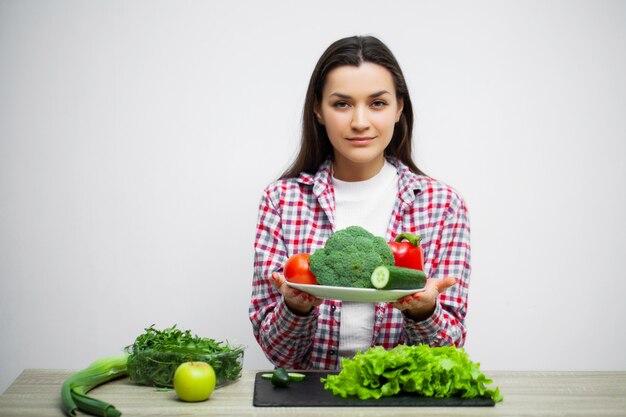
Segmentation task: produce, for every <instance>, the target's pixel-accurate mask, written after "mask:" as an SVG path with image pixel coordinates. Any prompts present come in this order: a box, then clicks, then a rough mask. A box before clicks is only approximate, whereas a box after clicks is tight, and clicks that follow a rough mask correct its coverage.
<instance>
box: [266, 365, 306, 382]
mask: <svg viewBox="0 0 626 417" xmlns="http://www.w3.org/2000/svg"><path fill="white" fill-rule="evenodd" d="M286 375H287V379H285V370H284V369H283V368H276V370H275V371H274V373H273V374H269V373H267V374H261V378H263V379H266V380H268V381H272V383H273V384H274V385H278V386H285V385H287V383H288V382H300V381H302V380H304V378H306V375H305V374H301V373H299V372H286Z"/></svg>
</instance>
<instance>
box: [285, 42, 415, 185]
mask: <svg viewBox="0 0 626 417" xmlns="http://www.w3.org/2000/svg"><path fill="white" fill-rule="evenodd" d="M363 62H371V63H374V64H378V65H382V66H383V67H385V68H387V70H388V71H389V72H390V73H391V76H392V78H393V81H394V84H395V87H396V96H397V97H398V99H402V101H403V103H404V108H403V110H402V114H401V115H400V120H399V121H398V123H396V126H395V128H394V131H393V136H392V138H391V142H390V143H389V146H387V148H386V149H385V155H386V156H392V157H395V158H397V159H399V160H400V161H402V162H403V163H404V164H405V165H407V166H408V167H409V169H410V170H411V171H413V172H415V173H416V174H422V175H423V174H424V173H423V172H422V171H421V170H420V169H419V168H417V166H416V165H415V163H414V162H413V158H412V157H411V138H412V135H413V106H412V104H411V98H410V97H409V90H408V88H407V85H406V82H405V80H404V75H403V74H402V70H400V65H399V64H398V61H396V58H395V57H394V56H393V54H392V53H391V51H390V50H389V48H387V46H386V45H385V44H384V43H382V42H381V41H380V40H379V39H377V38H375V37H373V36H352V37H349V38H343V39H340V40H338V41H336V42H334V43H333V44H332V45H330V46H329V47H328V48H327V49H326V51H325V52H324V53H323V54H322V56H321V57H320V59H319V61H318V62H317V65H316V66H315V69H314V70H313V74H312V75H311V80H310V81H309V88H308V89H307V93H306V99H305V102H304V112H303V115H302V138H301V144H300V151H299V152H298V155H297V156H296V159H295V160H294V162H293V163H292V164H291V166H290V167H289V168H288V169H287V171H285V172H284V173H283V175H282V176H281V178H292V177H297V176H298V175H299V174H300V173H301V172H307V173H309V174H314V173H315V172H317V170H318V169H319V166H320V164H321V163H322V162H324V161H325V160H326V159H327V158H328V157H329V156H333V147H332V145H331V143H330V140H329V139H328V135H327V133H326V128H325V127H324V126H323V125H322V124H320V123H319V121H318V120H317V118H316V117H315V115H314V111H313V110H314V107H315V103H319V102H320V101H321V98H322V90H323V89H324V83H325V82H326V77H327V75H328V73H329V72H330V71H332V70H333V69H335V68H337V67H339V66H342V65H353V66H357V67H358V66H359V65H361V63H363Z"/></svg>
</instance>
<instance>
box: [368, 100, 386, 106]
mask: <svg viewBox="0 0 626 417" xmlns="http://www.w3.org/2000/svg"><path fill="white" fill-rule="evenodd" d="M386 105H387V103H386V102H384V101H382V100H376V101H375V102H373V103H372V107H376V108H380V107H385V106H386Z"/></svg>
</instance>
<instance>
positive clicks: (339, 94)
mask: <svg viewBox="0 0 626 417" xmlns="http://www.w3.org/2000/svg"><path fill="white" fill-rule="evenodd" d="M385 94H391V93H390V92H389V91H387V90H380V91H377V92H375V93H372V94H370V95H369V98H374V97H380V96H382V95H385ZM332 96H337V97H339V98H342V99H349V98H352V97H351V96H349V95H347V94H342V93H337V92H335V93H332V94H330V95H329V97H332Z"/></svg>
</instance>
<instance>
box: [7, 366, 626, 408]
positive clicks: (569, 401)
mask: <svg viewBox="0 0 626 417" xmlns="http://www.w3.org/2000/svg"><path fill="white" fill-rule="evenodd" d="M70 373H71V371H70V370H50V369H27V370H25V371H24V372H23V373H22V374H21V375H20V376H19V377H18V378H17V379H16V380H15V382H14V383H13V384H12V385H11V386H10V387H9V388H8V389H7V390H6V391H5V392H4V394H2V395H1V396H0V416H2V417H4V416H6V417H19V416H37V417H45V416H62V415H63V413H62V411H61V403H60V388H61V384H62V382H63V381H64V380H65V378H66V377H67V376H68V375H69V374H70ZM485 374H487V376H488V377H490V378H492V379H493V381H494V383H493V385H494V386H498V387H500V390H501V392H502V394H503V395H504V401H503V402H501V403H498V404H496V406H495V407H472V408H467V407H466V408H460V407H459V408H450V407H431V408H426V407H419V408H417V407H397V408H391V407H389V408H388V407H355V408H352V407H336V408H332V409H327V408H324V409H322V408H313V407H310V408H308V407H302V408H261V407H254V406H253V405H252V394H253V384H254V375H255V372H254V371H244V375H243V377H242V378H241V379H240V380H239V381H238V382H236V383H234V384H231V385H229V386H226V387H222V388H220V389H219V390H217V391H215V392H214V393H213V395H212V396H211V399H209V400H208V401H205V402H201V403H183V402H180V401H178V400H176V394H175V393H174V392H173V391H169V392H158V391H156V390H155V389H154V388H150V387H142V386H137V385H134V384H132V383H131V382H130V381H129V380H128V378H123V379H119V380H116V381H113V382H109V383H108V384H105V385H103V386H100V387H98V388H96V389H94V390H93V391H91V395H92V396H94V397H96V398H99V399H101V400H103V401H107V402H110V403H111V404H113V405H115V406H116V407H117V408H118V409H119V410H120V411H122V415H123V416H125V417H130V416H237V417H241V416H270V415H272V416H273V415H276V416H296V417H307V416H320V415H323V414H322V413H325V414H327V415H332V416H333V417H335V416H337V417H341V416H350V417H356V416H376V417H383V416H394V417H401V416H412V417H414V416H443V415H445V416H542V417H549V416H585V417H602V416H626V372H489V371H486V372H485ZM79 415H81V416H82V415H86V414H82V413H79Z"/></svg>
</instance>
